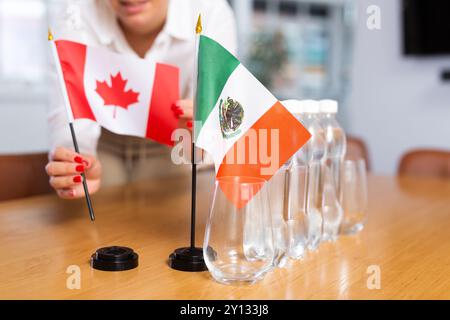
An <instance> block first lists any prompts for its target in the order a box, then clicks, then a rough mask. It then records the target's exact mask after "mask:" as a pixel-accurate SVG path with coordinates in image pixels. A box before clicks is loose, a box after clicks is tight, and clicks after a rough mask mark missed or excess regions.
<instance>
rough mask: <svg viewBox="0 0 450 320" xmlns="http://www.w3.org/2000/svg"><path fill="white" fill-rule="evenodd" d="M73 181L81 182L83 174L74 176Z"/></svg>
mask: <svg viewBox="0 0 450 320" xmlns="http://www.w3.org/2000/svg"><path fill="white" fill-rule="evenodd" d="M73 182H75V183H80V182H81V176H75V177H73Z"/></svg>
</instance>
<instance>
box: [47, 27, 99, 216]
mask: <svg viewBox="0 0 450 320" xmlns="http://www.w3.org/2000/svg"><path fill="white" fill-rule="evenodd" d="M48 41H49V42H50V46H51V50H52V55H53V58H54V60H55V66H56V70H57V73H58V79H59V82H60V87H61V91H62V94H63V98H64V104H65V108H66V113H67V118H68V120H69V127H70V134H71V135H72V142H73V147H74V148H75V152H76V153H78V154H79V153H80V150H79V148H78V142H77V136H76V135H75V129H74V127H73V114H72V111H71V108H70V102H69V98H68V96H67V91H66V89H65V84H64V79H63V75H62V70H61V64H60V63H59V59H58V52H57V50H56V46H55V43H54V41H53V34H52V32H51V31H50V28H49V29H48ZM81 178H82V179H83V189H84V196H85V198H86V203H87V207H88V210H89V217H90V218H91V221H94V220H95V215H94V209H93V207H92V202H91V197H90V196H89V189H88V186H87V182H86V175H85V174H84V172H82V173H81Z"/></svg>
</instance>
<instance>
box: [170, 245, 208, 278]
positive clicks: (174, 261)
mask: <svg viewBox="0 0 450 320" xmlns="http://www.w3.org/2000/svg"><path fill="white" fill-rule="evenodd" d="M169 266H170V267H171V268H172V269H175V270H180V271H189V272H200V271H206V270H208V268H207V267H206V264H205V260H204V259H203V249H202V248H193V247H185V248H178V249H175V251H174V252H173V253H172V254H171V255H170V256H169Z"/></svg>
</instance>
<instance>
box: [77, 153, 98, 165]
mask: <svg viewBox="0 0 450 320" xmlns="http://www.w3.org/2000/svg"><path fill="white" fill-rule="evenodd" d="M81 156H82V158H83V160H82V162H81V163H82V164H83V165H84V166H85V167H86V169H89V168H91V167H92V166H93V165H94V163H95V162H96V161H98V160H97V158H95V157H94V156H91V155H89V154H82V155H81Z"/></svg>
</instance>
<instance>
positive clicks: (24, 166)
mask: <svg viewBox="0 0 450 320" xmlns="http://www.w3.org/2000/svg"><path fill="white" fill-rule="evenodd" d="M47 162H48V155H47V154H46V153H38V154H26V155H3V156H0V181H1V183H0V201H3V200H10V199H17V198H24V197H30V196H34V195H39V194H45V193H49V192H51V187H50V185H49V183H48V176H47V174H46V172H45V165H46V164H47Z"/></svg>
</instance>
